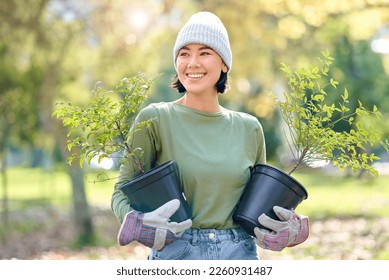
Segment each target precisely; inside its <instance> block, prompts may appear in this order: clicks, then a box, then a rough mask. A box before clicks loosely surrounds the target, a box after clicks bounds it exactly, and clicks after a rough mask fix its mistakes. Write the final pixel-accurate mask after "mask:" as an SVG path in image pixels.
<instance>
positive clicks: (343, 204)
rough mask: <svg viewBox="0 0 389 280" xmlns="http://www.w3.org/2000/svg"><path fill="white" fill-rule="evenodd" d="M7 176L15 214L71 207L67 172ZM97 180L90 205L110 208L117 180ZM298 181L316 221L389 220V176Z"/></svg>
mask: <svg viewBox="0 0 389 280" xmlns="http://www.w3.org/2000/svg"><path fill="white" fill-rule="evenodd" d="M7 172H8V173H7V174H8V184H9V190H8V197H9V200H10V201H11V210H12V208H13V207H17V208H19V207H28V206H29V205H31V204H34V203H36V204H38V203H50V204H53V206H55V205H66V204H69V203H71V183H70V179H69V176H68V175H67V174H66V173H65V172H64V171H45V170H42V169H28V168H11V169H9V170H8V171H7ZM96 176H97V173H90V174H87V177H86V190H87V196H88V201H89V202H90V203H91V204H94V205H98V206H101V207H107V208H108V207H110V201H111V194H112V190H113V185H114V184H115V182H116V179H112V180H108V181H103V182H96V183H94V180H95V179H96ZM109 176H110V177H112V178H114V177H115V176H117V172H110V174H109ZM295 177H296V179H298V180H299V181H300V182H301V183H302V184H303V185H304V186H305V187H306V189H307V190H308V193H309V195H308V199H307V200H305V201H303V202H302V203H301V204H300V205H299V206H298V208H297V210H296V212H298V213H304V214H305V215H308V216H310V217H315V218H327V217H332V216H347V217H358V216H389V207H387V205H389V184H388V182H389V176H379V177H376V178H375V177H370V176H369V177H367V176H365V177H361V178H359V177H344V176H339V175H337V176H329V175H323V174H321V173H318V172H306V173H298V174H296V175H295Z"/></svg>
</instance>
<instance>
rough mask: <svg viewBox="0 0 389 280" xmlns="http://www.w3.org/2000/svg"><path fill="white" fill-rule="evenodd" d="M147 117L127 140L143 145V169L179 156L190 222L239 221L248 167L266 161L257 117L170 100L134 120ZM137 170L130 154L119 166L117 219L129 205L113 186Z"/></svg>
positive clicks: (222, 224) (221, 225)
mask: <svg viewBox="0 0 389 280" xmlns="http://www.w3.org/2000/svg"><path fill="white" fill-rule="evenodd" d="M146 120H152V121H151V125H150V126H148V127H146V128H143V129H140V130H137V131H136V132H135V133H134V135H133V138H132V141H131V144H132V146H133V147H139V148H141V149H142V161H143V163H144V166H145V169H146V170H149V169H151V168H152V167H154V166H158V165H160V164H162V163H164V162H166V161H169V160H175V161H176V162H177V165H178V169H179V174H180V182H181V185H182V188H183V191H184V194H185V197H186V199H187V201H188V204H189V207H190V208H191V211H192V215H193V219H192V221H193V225H192V228H214V229H227V228H234V227H237V225H235V224H234V222H233V220H232V214H233V210H234V207H235V206H236V204H237V202H238V201H239V198H240V196H241V194H242V192H243V190H244V187H245V185H246V182H247V181H248V179H249V177H250V167H251V166H253V165H254V164H255V163H265V161H266V152H265V140H264V135H263V130H262V127H261V125H260V123H259V121H258V120H257V119H256V118H255V117H253V116H251V115H249V114H246V113H241V112H235V111H231V110H227V109H225V108H222V110H221V112H217V113H209V112H203V111H199V110H195V109H192V108H189V107H186V106H184V105H179V104H177V103H174V102H161V103H154V104H150V105H149V106H147V107H146V108H144V109H142V110H141V111H140V112H139V114H138V116H137V118H136V120H135V123H139V122H142V121H146ZM138 174H139V171H136V168H135V167H134V165H133V163H132V162H131V161H130V160H128V161H127V162H125V163H123V164H122V165H121V167H120V171H119V178H118V181H117V183H116V184H115V189H114V192H113V194H112V201H111V206H112V210H113V212H114V213H115V215H116V217H117V218H118V219H119V221H123V219H124V216H125V214H126V213H127V212H129V211H131V210H132V209H133V208H132V207H131V201H128V199H127V198H126V196H125V195H124V194H122V193H121V191H120V190H118V189H117V187H118V186H120V185H121V184H123V183H124V182H126V181H128V180H130V179H131V178H133V177H135V176H136V175H138Z"/></svg>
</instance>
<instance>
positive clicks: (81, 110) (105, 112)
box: [53, 73, 155, 173]
mask: <svg viewBox="0 0 389 280" xmlns="http://www.w3.org/2000/svg"><path fill="white" fill-rule="evenodd" d="M154 81H155V77H153V78H150V79H146V78H145V77H144V75H143V74H141V73H139V74H137V75H135V76H133V77H130V78H123V79H122V80H121V81H120V82H119V83H118V84H117V86H116V88H115V89H114V90H106V89H104V88H103V87H102V82H97V83H96V85H95V87H94V89H93V91H92V97H93V98H92V100H91V101H90V102H89V103H88V104H87V106H86V107H83V106H77V105H75V104H72V103H69V102H59V103H58V104H59V106H60V107H59V108H57V109H56V110H55V111H54V113H53V115H55V116H56V117H57V118H58V119H61V120H62V121H63V125H64V126H65V127H69V128H70V131H69V133H68V141H67V148H68V149H69V151H72V150H74V151H75V153H73V154H71V155H70V156H69V157H68V163H69V164H71V163H72V162H73V160H74V159H76V158H78V159H79V164H80V166H81V167H82V166H83V163H84V159H87V161H88V163H90V162H91V160H92V158H94V157H96V156H97V157H98V160H99V162H100V161H101V160H102V159H103V158H109V157H112V156H114V155H115V154H117V153H119V154H123V151H125V152H124V154H123V157H121V158H122V159H124V158H130V159H131V160H133V162H134V163H135V165H136V166H137V168H138V170H139V171H141V172H143V173H144V169H143V166H142V163H141V161H140V157H141V154H142V151H141V150H140V149H139V148H136V147H131V145H130V142H131V137H132V133H131V132H130V131H131V130H130V128H131V126H132V123H133V119H134V117H135V116H136V114H137V113H138V111H139V108H140V106H141V105H142V104H143V103H144V102H145V101H146V99H147V98H148V93H149V92H150V89H151V87H152V86H153V84H154ZM117 98H122V100H120V99H117ZM150 121H151V120H147V121H144V122H140V123H139V124H137V125H136V127H135V128H134V129H133V130H132V132H136V131H138V130H140V129H143V128H145V127H146V126H148V125H149V124H150Z"/></svg>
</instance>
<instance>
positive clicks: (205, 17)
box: [173, 12, 232, 71]
mask: <svg viewBox="0 0 389 280" xmlns="http://www.w3.org/2000/svg"><path fill="white" fill-rule="evenodd" d="M189 44H203V45H207V46H208V47H210V48H212V49H213V50H214V51H215V52H217V53H218V54H219V56H220V57H221V58H222V60H223V61H224V63H225V64H226V65H227V67H228V71H230V70H231V66H232V53H231V48H230V42H229V40H228V33H227V30H226V28H225V26H224V25H223V23H222V22H221V20H220V19H219V18H218V17H217V16H216V15H214V14H213V13H210V12H199V13H196V14H194V15H192V16H191V17H190V19H189V20H188V21H187V23H186V24H185V25H184V26H183V27H182V29H181V30H180V32H179V33H178V36H177V40H176V44H175V45H174V49H173V58H174V67H175V68H176V70H177V63H176V60H177V55H178V52H179V51H180V49H181V48H182V47H184V46H186V45H189Z"/></svg>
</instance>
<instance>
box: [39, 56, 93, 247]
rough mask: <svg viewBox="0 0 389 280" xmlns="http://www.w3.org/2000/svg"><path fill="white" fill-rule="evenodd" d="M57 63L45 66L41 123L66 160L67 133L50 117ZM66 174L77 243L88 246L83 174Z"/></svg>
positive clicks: (73, 169) (71, 171)
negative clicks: (69, 185)
mask: <svg viewBox="0 0 389 280" xmlns="http://www.w3.org/2000/svg"><path fill="white" fill-rule="evenodd" d="M58 65H59V63H48V65H47V66H46V67H47V68H46V75H45V77H44V81H43V84H42V88H41V97H40V108H42V109H41V122H42V124H43V127H44V128H45V129H46V130H47V131H49V132H51V133H52V134H53V136H54V138H55V140H56V142H57V144H58V146H59V147H60V150H61V153H62V157H63V158H64V159H66V158H67V157H68V156H69V152H68V150H67V148H66V142H67V131H66V130H65V129H64V127H63V126H62V124H61V123H60V122H59V121H56V120H55V119H54V118H53V117H52V106H53V104H54V100H53V94H52V93H53V92H55V91H56V85H58V84H59V80H60V78H59V73H60V71H61V70H60V69H59V68H58ZM68 173H69V176H70V178H71V182H72V198H73V209H74V221H75V226H76V229H77V234H78V243H79V244H80V245H82V244H90V243H91V242H93V240H94V237H95V236H94V227H93V224H92V215H91V212H90V209H89V204H88V201H87V197H86V193H85V181H84V172H83V170H82V169H81V168H80V167H79V166H77V165H74V166H69V168H68Z"/></svg>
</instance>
